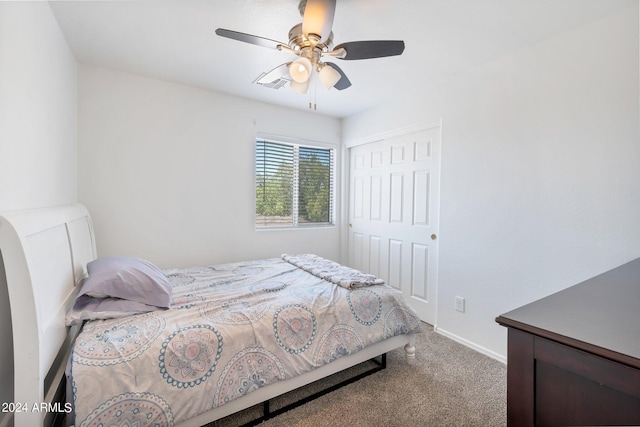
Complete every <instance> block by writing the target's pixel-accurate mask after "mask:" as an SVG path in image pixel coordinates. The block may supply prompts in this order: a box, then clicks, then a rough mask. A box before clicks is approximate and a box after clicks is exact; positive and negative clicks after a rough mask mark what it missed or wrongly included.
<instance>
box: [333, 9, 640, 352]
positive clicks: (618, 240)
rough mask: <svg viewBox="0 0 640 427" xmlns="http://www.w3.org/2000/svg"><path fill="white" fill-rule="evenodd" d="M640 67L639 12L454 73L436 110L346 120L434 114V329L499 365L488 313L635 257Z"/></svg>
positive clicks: (361, 122) (500, 347)
mask: <svg viewBox="0 0 640 427" xmlns="http://www.w3.org/2000/svg"><path fill="white" fill-rule="evenodd" d="M638 61H639V58H638V10H637V5H636V6H634V7H633V10H623V11H622V12H620V13H616V14H614V15H612V16H609V17H606V18H603V19H601V20H599V21H597V22H594V23H590V24H587V25H584V26H582V27H580V28H577V29H575V30H573V31H570V32H567V33H564V34H561V35H559V36H556V37H554V38H551V39H548V40H546V41H544V42H542V43H540V44H538V45H536V46H533V47H531V48H529V49H526V50H524V51H522V52H519V53H518V54H516V55H512V56H509V57H505V58H502V59H500V60H497V61H493V62H491V63H488V64H485V65H484V66H481V67H478V68H476V69H472V70H469V71H468V72H465V73H461V74H458V75H457V76H455V77H452V79H451V81H450V82H449V83H448V84H447V85H445V86H444V88H443V91H442V94H441V101H442V102H441V104H435V105H432V106H431V107H423V106H421V104H420V103H419V102H416V104H415V105H414V104H411V105H407V104H406V102H405V101H404V100H398V101H397V102H393V101H392V102H390V103H389V105H388V106H387V107H383V108H381V109H378V110H374V111H370V112H365V113H363V114H360V115H358V116H354V117H351V118H348V119H346V120H345V121H344V123H343V134H344V136H345V140H346V141H349V140H356V139H358V138H363V137H365V136H366V135H367V132H369V130H368V128H369V127H370V125H371V124H373V123H380V122H379V121H378V122H377V121H376V120H378V118H380V117H388V118H389V119H388V120H386V121H385V122H384V126H386V129H376V130H377V131H378V132H381V131H384V130H390V129H394V128H400V127H403V126H406V125H408V124H411V123H415V122H419V121H422V122H425V121H426V122H429V121H434V120H435V119H437V118H439V116H441V117H442V123H443V127H442V132H443V134H442V135H443V136H442V176H441V179H442V180H441V183H442V184H441V214H440V218H441V226H440V232H439V236H440V239H439V241H440V265H439V295H438V314H437V327H438V330H440V331H441V332H442V333H445V334H447V335H449V336H452V337H454V338H456V339H459V340H461V341H463V342H466V343H467V344H469V345H471V346H474V347H476V348H477V349H480V350H482V351H485V352H486V353H488V354H491V355H493V356H495V357H497V358H504V357H505V356H506V330H505V329H504V328H502V327H500V326H499V325H497V324H496V323H495V322H494V319H495V317H496V316H498V315H500V314H502V313H504V312H506V311H508V310H511V309H513V308H516V307H518V306H520V305H523V304H525V303H528V302H531V301H534V300H536V299H539V298H540V297H542V296H545V295H548V294H550V293H553V292H556V291H558V290H560V289H563V288H565V287H567V286H570V285H573V284H576V283H578V282H580V281H582V280H584V279H587V278H588V277H591V276H594V275H596V274H598V273H600V272H603V271H606V270H608V269H610V268H613V267H615V266H617V265H620V264H622V263H624V262H626V261H629V260H631V259H634V258H637V257H639V256H640V220H639V219H638V218H640V168H639V167H638V163H639V161H640V138H639V131H638V124H639V123H638V114H639V108H638ZM377 126H380V125H377ZM455 296H462V297H464V298H466V313H464V314H463V313H459V312H456V311H455V309H454V297H455Z"/></svg>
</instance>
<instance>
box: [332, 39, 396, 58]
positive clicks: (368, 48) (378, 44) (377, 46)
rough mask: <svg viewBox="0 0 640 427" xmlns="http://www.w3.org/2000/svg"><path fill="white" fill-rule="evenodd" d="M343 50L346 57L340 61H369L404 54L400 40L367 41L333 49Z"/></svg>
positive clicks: (341, 45)
mask: <svg viewBox="0 0 640 427" xmlns="http://www.w3.org/2000/svg"><path fill="white" fill-rule="evenodd" d="M340 48H342V49H344V50H345V52H346V55H345V56H344V57H339V58H340V59H369V58H383V57H385V56H396V55H401V54H402V52H404V42H403V41H402V40H367V41H359V42H347V43H342V44H339V45H338V46H336V47H335V48H333V50H334V51H336V50H338V49H340Z"/></svg>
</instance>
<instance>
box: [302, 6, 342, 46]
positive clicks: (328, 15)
mask: <svg viewBox="0 0 640 427" xmlns="http://www.w3.org/2000/svg"><path fill="white" fill-rule="evenodd" d="M300 6H301V7H302V2H301V3H300ZM335 13H336V0H306V2H305V4H304V14H303V15H302V33H303V34H304V35H305V36H306V37H307V38H308V37H309V34H316V35H317V36H318V37H320V42H321V43H322V42H325V41H326V40H327V38H328V37H329V34H331V27H333V17H334V15H335Z"/></svg>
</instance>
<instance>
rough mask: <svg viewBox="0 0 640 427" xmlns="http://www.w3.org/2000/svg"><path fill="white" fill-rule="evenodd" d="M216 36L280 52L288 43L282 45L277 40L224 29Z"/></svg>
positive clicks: (218, 30) (220, 29)
mask: <svg viewBox="0 0 640 427" xmlns="http://www.w3.org/2000/svg"><path fill="white" fill-rule="evenodd" d="M216 34H217V35H219V36H221V37H226V38H228V39H233V40H238V41H241V42H245V43H251V44H255V45H257V46H262V47H268V48H270V49H278V50H280V46H287V44H286V43H282V42H279V41H276V40H271V39H267V38H264V37H260V36H254V35H252V34H246V33H241V32H238V31H233V30H225V29H224V28H218V29H217V30H216Z"/></svg>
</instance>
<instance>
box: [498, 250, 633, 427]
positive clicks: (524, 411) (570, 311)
mask: <svg viewBox="0 0 640 427" xmlns="http://www.w3.org/2000/svg"><path fill="white" fill-rule="evenodd" d="M496 321H497V322H498V323H499V324H501V325H503V326H506V327H507V328H508V354H507V420H508V425H509V426H518V427H520V426H532V425H536V426H576V425H583V426H584V425H640V258H638V259H636V260H634V261H631V262H629V263H627V264H624V265H622V266H620V267H617V268H615V269H613V270H610V271H608V272H606V273H603V274H601V275H599V276H596V277H594V278H592V279H589V280H587V281H585V282H582V283H580V284H578V285H575V286H572V287H570V288H567V289H565V290H563V291H560V292H558V293H555V294H553V295H550V296H548V297H545V298H543V299H541V300H538V301H535V302H533V303H531V304H528V305H525V306H523V307H520V308H518V309H516V310H513V311H510V312H508V313H505V314H503V315H501V316H499V317H498V318H497V319H496Z"/></svg>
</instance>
